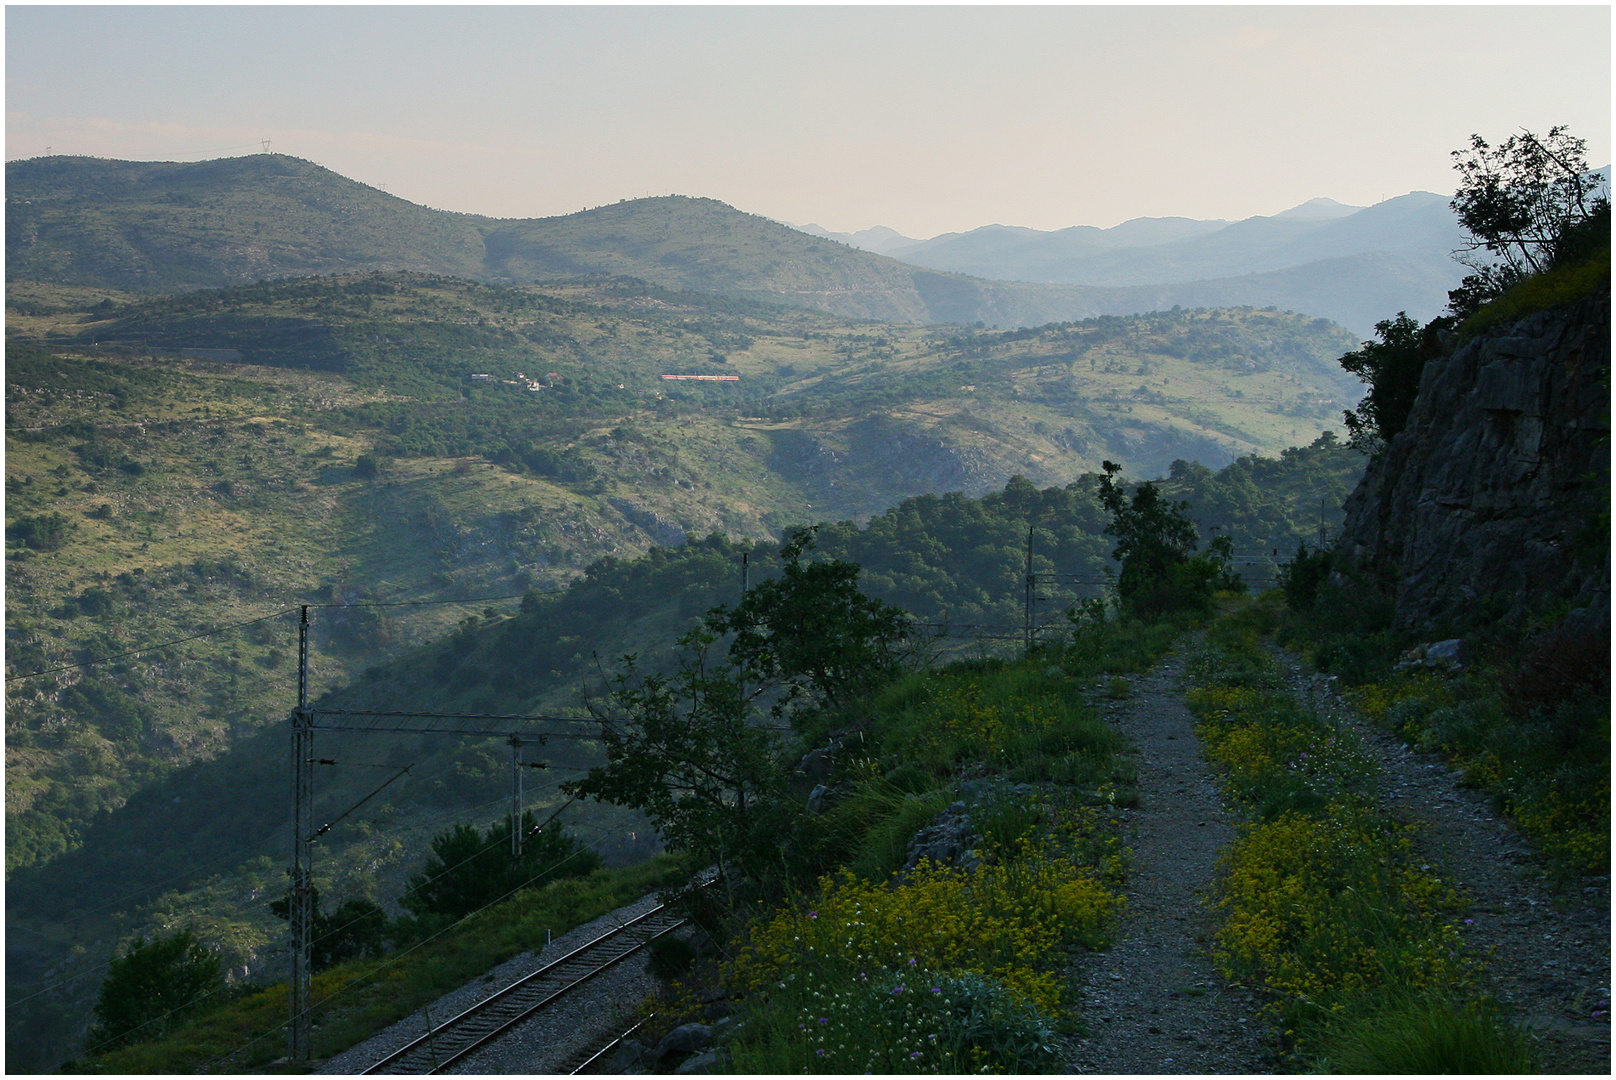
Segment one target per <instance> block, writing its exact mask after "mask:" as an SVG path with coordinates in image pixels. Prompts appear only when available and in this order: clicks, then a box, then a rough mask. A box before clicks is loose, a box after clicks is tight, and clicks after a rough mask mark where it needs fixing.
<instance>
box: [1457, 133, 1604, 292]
mask: <svg viewBox="0 0 1616 1080" xmlns="http://www.w3.org/2000/svg"><path fill="white" fill-rule="evenodd" d="M1452 156H1453V160H1454V168H1455V169H1457V170H1458V171H1459V177H1460V182H1459V188H1458V190H1457V191H1455V192H1454V195H1453V201H1452V202H1451V203H1450V204H1449V205H1451V206H1452V207H1453V212H1454V213H1455V214H1457V215H1458V218H1459V224H1460V225H1462V226H1463V227H1464V229H1465V231H1466V232H1468V233H1469V234H1470V236H1469V238H1468V239H1467V240H1466V241H1465V244H1464V246H1463V247H1462V248H1461V249H1460V250H1461V251H1462V252H1464V254H1462V255H1460V256H1459V259H1460V261H1461V262H1463V263H1465V264H1466V265H1467V266H1469V267H1471V268H1472V269H1473V270H1475V273H1474V274H1472V275H1470V276H1468V277H1466V278H1465V280H1464V282H1463V284H1461V286H1460V287H1459V288H1458V289H1456V290H1454V292H1453V293H1452V294H1450V301H1451V303H1452V308H1453V311H1454V314H1455V315H1457V316H1460V317H1463V316H1464V315H1467V314H1469V313H1470V312H1471V311H1473V310H1475V308H1476V307H1479V306H1480V304H1482V303H1485V302H1486V301H1487V300H1489V299H1491V298H1493V297H1495V296H1498V295H1500V294H1502V293H1503V292H1504V291H1505V290H1507V289H1508V288H1509V287H1510V286H1512V285H1514V284H1515V283H1516V282H1518V281H1520V280H1522V279H1523V278H1525V277H1528V276H1530V275H1532V274H1538V273H1542V272H1543V271H1544V270H1546V269H1548V267H1549V266H1550V265H1551V263H1553V262H1554V261H1555V259H1556V258H1557V257H1563V256H1564V255H1565V254H1567V253H1568V249H1569V248H1572V247H1575V246H1577V244H1576V238H1577V236H1578V234H1579V231H1580V227H1581V226H1583V225H1584V224H1585V223H1587V222H1588V221H1589V220H1591V219H1593V218H1595V217H1596V216H1599V215H1601V213H1602V214H1604V215H1606V220H1607V221H1608V214H1609V207H1610V200H1609V198H1607V197H1603V196H1601V197H1597V198H1595V197H1594V195H1595V193H1596V192H1597V191H1598V189H1599V187H1600V185H1601V183H1602V182H1603V181H1602V180H1601V178H1599V177H1598V176H1595V175H1593V174H1591V173H1590V172H1589V170H1588V158H1587V143H1586V141H1585V140H1583V139H1578V138H1575V137H1573V136H1572V135H1571V134H1570V131H1569V130H1568V129H1567V128H1566V127H1564V126H1563V125H1562V126H1557V127H1552V128H1550V129H1549V133H1548V135H1546V136H1543V137H1539V136H1537V135H1534V134H1533V133H1532V132H1530V131H1525V130H1523V131H1522V132H1521V134H1519V135H1511V136H1510V137H1509V138H1507V139H1505V140H1504V141H1503V142H1502V143H1500V144H1499V145H1498V146H1496V147H1494V146H1491V145H1489V144H1488V142H1487V141H1486V140H1485V139H1483V138H1482V137H1481V136H1480V135H1471V136H1470V146H1469V148H1468V149H1465V150H1455V151H1453V155H1452ZM1606 228H1607V230H1608V225H1607V226H1606ZM1606 242H1607V243H1608V242H1609V241H1608V232H1607V239H1606ZM1482 251H1485V252H1487V253H1488V254H1489V255H1491V256H1493V258H1492V259H1484V258H1482V257H1481V256H1480V255H1479V254H1477V253H1479V252H1482Z"/></svg>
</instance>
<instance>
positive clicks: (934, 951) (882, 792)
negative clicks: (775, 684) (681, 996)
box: [78, 624, 1176, 1072]
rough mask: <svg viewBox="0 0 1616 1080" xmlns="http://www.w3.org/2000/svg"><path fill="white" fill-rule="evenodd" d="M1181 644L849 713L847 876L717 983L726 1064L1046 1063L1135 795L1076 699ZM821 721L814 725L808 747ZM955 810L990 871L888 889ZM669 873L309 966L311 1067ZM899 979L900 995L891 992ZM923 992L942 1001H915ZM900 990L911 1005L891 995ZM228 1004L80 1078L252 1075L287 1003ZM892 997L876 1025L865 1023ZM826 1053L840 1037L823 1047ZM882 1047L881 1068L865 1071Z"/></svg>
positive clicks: (965, 680) (1098, 653)
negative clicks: (733, 1034)
mask: <svg viewBox="0 0 1616 1080" xmlns="http://www.w3.org/2000/svg"><path fill="white" fill-rule="evenodd" d="M1175 635H1176V630H1175V629H1174V628H1172V627H1169V626H1154V627H1146V626H1142V625H1140V624H1127V625H1122V626H1117V625H1111V626H1109V627H1106V628H1105V629H1103V630H1096V629H1092V628H1091V629H1090V630H1089V631H1088V632H1087V633H1081V634H1079V635H1077V638H1076V640H1075V642H1074V644H1072V645H1069V646H1065V647H1061V648H1055V649H1050V650H1048V651H1045V652H1044V653H1042V654H1040V655H1039V656H1037V657H1035V658H1034V659H1033V660H1030V661H1025V662H1014V663H1010V662H1003V661H971V662H964V663H956V664H951V665H947V666H945V667H943V668H940V669H937V670H930V671H920V672H916V673H913V674H910V675H907V676H904V677H902V678H901V679H899V680H898V681H897V682H896V683H894V684H892V685H890V686H888V687H886V688H885V689H884V690H882V691H880V692H879V693H878V694H877V695H876V696H875V698H874V699H873V700H871V701H868V702H866V703H864V704H865V706H866V707H867V712H868V715H869V716H870V717H871V719H870V721H869V723H868V725H867V727H866V728H865V730H864V735H865V745H866V746H867V747H868V755H867V756H866V757H863V758H861V759H860V760H858V761H856V762H854V763H853V764H852V766H851V768H850V771H849V775H848V777H847V785H848V786H847V793H846V795H845V797H843V798H842V799H840V800H839V801H837V802H836V803H835V804H834V805H832V806H830V807H829V808H828V809H827V810H826V812H825V814H824V816H823V818H822V819H821V823H822V825H821V828H820V831H819V842H820V844H821V845H822V850H821V852H820V856H821V858H822V859H823V860H825V861H827V862H828V863H829V864H830V865H836V864H841V865H842V866H843V869H842V870H841V871H840V872H839V873H837V874H834V875H831V876H828V877H826V878H825V879H824V880H822V881H820V882H819V883H818V884H817V885H816V886H809V887H808V888H807V889H806V891H804V892H803V893H802V894H801V895H799V896H797V897H795V898H794V899H793V900H792V901H791V902H790V903H788V905H787V906H786V907H785V908H783V909H780V910H777V911H774V912H764V913H754V914H755V916H756V917H755V920H754V922H753V925H752V928H751V930H750V931H749V932H748V933H747V934H746V936H745V939H744V945H742V946H741V948H740V952H739V956H738V958H737V960H736V962H735V963H734V965H733V966H732V967H731V968H730V969H729V971H728V975H727V977H728V979H729V980H730V983H731V985H733V986H735V987H737V988H741V987H745V988H748V989H749V990H750V993H749V994H748V997H747V999H746V1002H745V1010H746V1012H745V1015H746V1016H747V1017H748V1020H747V1022H746V1025H745V1030H746V1031H747V1032H748V1034H747V1035H746V1036H745V1037H744V1039H743V1040H742V1041H740V1042H739V1043H738V1044H737V1045H736V1054H737V1062H738V1063H742V1062H744V1063H746V1064H745V1065H744V1066H743V1067H745V1068H746V1069H747V1070H748V1071H771V1072H772V1071H782V1069H784V1068H785V1067H786V1066H787V1065H788V1064H789V1065H790V1067H791V1068H792V1069H797V1068H801V1067H805V1066H806V1067H809V1068H812V1069H813V1070H814V1071H829V1072H838V1071H846V1069H847V1068H849V1067H851V1064H852V1063H855V1058H856V1059H857V1062H864V1063H865V1064H868V1063H869V1062H870V1061H872V1060H873V1061H876V1064H877V1065H878V1066H879V1067H880V1068H882V1069H884V1070H887V1071H935V1070H937V1069H939V1068H943V1069H957V1068H965V1067H968V1066H969V1067H981V1066H987V1067H993V1066H997V1067H1006V1068H1035V1067H1038V1066H1039V1065H1041V1064H1048V1063H1049V1057H1050V1050H1049V1040H1050V1038H1051V1037H1052V1035H1051V1033H1052V1032H1053V1030H1054V1028H1055V1027H1056V1026H1057V1025H1058V1023H1059V1021H1058V1016H1059V1005H1060V1003H1061V1001H1062V998H1063V992H1064V988H1063V987H1062V985H1061V983H1060V978H1059V970H1060V967H1061V965H1062V962H1063V961H1064V959H1065V958H1066V957H1067V956H1068V954H1069V952H1070V951H1082V950H1083V949H1085V948H1101V947H1103V946H1104V945H1105V943H1106V941H1107V939H1108V933H1109V929H1110V926H1111V923H1112V921H1113V918H1114V915H1115V913H1116V910H1117V909H1118V907H1119V905H1120V904H1121V900H1120V898H1119V896H1118V895H1117V890H1118V887H1119V886H1120V885H1121V883H1122V882H1123V880H1124V879H1125V875H1126V863H1127V858H1126V852H1125V851H1124V850H1123V848H1122V846H1121V843H1120V839H1119V830H1118V821H1117V819H1116V816H1115V809H1116V807H1118V806H1125V805H1129V804H1130V802H1131V800H1132V794H1131V790H1130V788H1131V776H1132V773H1131V766H1130V764H1129V762H1128V761H1127V760H1126V759H1125V758H1123V757H1120V756H1119V753H1120V752H1121V751H1122V750H1123V746H1122V741H1121V740H1120V738H1119V737H1118V736H1117V735H1116V734H1115V733H1114V732H1112V731H1111V730H1110V729H1108V728H1107V727H1106V726H1105V725H1104V723H1103V722H1102V721H1101V720H1100V719H1099V717H1098V713H1097V710H1096V709H1095V708H1094V707H1093V706H1091V705H1090V704H1088V703H1087V702H1086V700H1085V699H1086V697H1087V696H1088V694H1089V693H1091V692H1100V687H1101V685H1102V684H1103V685H1105V686H1108V687H1113V690H1114V680H1112V679H1107V678H1103V676H1112V675H1114V673H1119V672H1125V671H1132V670H1140V669H1143V668H1146V667H1148V666H1150V664H1152V663H1153V662H1154V661H1155V660H1156V659H1157V658H1158V657H1159V656H1160V655H1161V654H1162V652H1164V651H1165V650H1166V649H1167V648H1168V647H1169V646H1170V644H1171V641H1172V640H1173V638H1174V636H1175ZM842 719H845V718H842ZM836 720H837V718H833V717H825V716H822V717H819V718H818V719H817V723H815V724H811V725H810V726H809V727H808V729H807V730H806V731H805V732H804V735H805V736H806V739H805V745H807V744H810V743H813V742H815V741H816V737H818V736H822V735H823V734H824V733H825V732H824V731H822V730H820V728H821V727H827V726H828V725H831V724H834V723H835V722H836ZM956 799H961V800H965V801H967V802H968V803H969V805H970V807H971V812H972V815H973V820H974V821H975V822H976V827H977V830H978V832H979V833H980V835H981V842H980V845H979V846H978V848H977V851H978V853H979V855H980V856H981V857H982V858H983V860H984V865H983V866H982V867H981V868H979V869H978V870H977V871H976V872H975V873H973V874H963V873H960V872H958V871H953V870H950V869H947V868H931V869H926V868H922V869H921V870H919V871H918V872H916V873H914V874H913V875H911V876H909V877H908V878H906V879H903V880H901V881H900V882H898V883H897V884H896V886H895V887H892V888H889V887H888V884H887V883H888V882H890V881H891V880H892V875H893V873H894V872H895V871H897V870H898V869H899V868H901V866H902V864H903V861H904V856H905V849H906V845H907V842H908V840H909V838H910V837H911V836H912V835H913V833H914V832H915V830H916V829H918V828H920V827H922V826H924V825H926V824H927V823H929V822H930V821H931V820H932V819H933V818H934V817H935V816H936V815H937V813H938V812H939V811H941V810H942V809H944V808H945V807H947V806H948V805H949V804H950V803H951V802H953V801H955V800H956ZM677 877H678V871H677V870H676V868H675V864H674V862H673V860H671V859H669V858H667V857H659V858H658V859H655V860H653V861H652V862H650V863H647V864H644V865H642V866H640V867H637V868H632V869H629V870H623V871H601V872H597V873H596V874H595V875H594V876H592V877H591V878H589V879H585V880H583V881H571V882H560V883H556V884H553V885H550V886H547V887H546V888H544V889H542V890H535V891H531V892H526V893H520V894H518V895H517V896H516V897H515V898H513V899H512V900H510V901H507V902H505V903H503V904H500V905H497V906H495V907H492V908H489V909H487V910H486V911H483V912H481V913H478V914H476V915H474V916H471V917H469V918H468V919H466V920H463V921H462V922H461V923H458V924H456V925H455V926H453V927H451V928H450V929H449V930H448V931H446V932H445V933H443V934H442V935H441V936H439V937H437V938H434V939H431V940H429V941H428V942H426V943H424V944H422V945H420V946H417V947H414V948H413V949H407V950H404V951H402V952H399V953H395V954H392V955H390V956H388V957H386V958H385V959H383V960H381V961H376V960H369V961H359V962H354V963H350V964H345V965H341V966H339V967H336V968H333V969H331V970H329V971H327V972H323V973H321V974H320V975H319V976H317V977H316V980H315V993H314V998H315V1001H316V1003H317V1006H316V1007H317V1010H318V1014H317V1018H316V1021H315V1024H316V1029H315V1049H316V1053H317V1054H318V1055H320V1056H325V1055H329V1054H331V1053H334V1052H336V1051H338V1050H340V1049H343V1048H345V1047H346V1046H349V1045H352V1044H353V1043H356V1042H358V1041H360V1040H362V1039H363V1038H365V1037H367V1036H368V1035H370V1034H372V1033H374V1032H375V1031H376V1030H378V1029H380V1028H381V1027H382V1026H385V1025H386V1024H388V1023H391V1022H393V1021H395V1020H397V1019H399V1018H401V1017H403V1016H405V1015H407V1014H408V1013H409V1012H411V1011H413V1010H414V1009H415V1008H417V1007H419V1006H420V1005H421V1004H423V1003H425V1002H427V1001H430V1000H432V999H433V998H434V997H436V996H437V995H439V994H441V993H443V992H444V991H446V990H448V989H452V988H453V987H455V986H458V985H460V984H462V983H464V982H465V981H467V980H468V979H470V978H472V977H475V976H476V975H477V974H479V973H481V972H482V971H484V970H486V969H487V968H488V967H491V966H493V965H494V964H497V963H499V962H500V961H502V960H504V959H506V958H508V957H509V956H511V955H513V954H514V953H516V952H518V951H521V950H523V949H527V948H531V947H533V946H534V945H535V944H537V943H538V942H540V941H542V940H543V934H544V930H545V929H546V928H548V929H551V930H556V931H559V930H563V929H565V928H568V927H570V926H572V925H576V924H578V923H581V922H583V921H586V920H587V919H589V918H593V917H594V916H596V915H598V914H601V913H603V912H604V911H606V910H610V909H611V908H612V907H614V906H617V905H620V904H622V903H626V902H627V901H629V900H631V899H633V898H634V897H635V896H638V895H640V894H642V893H643V892H645V891H646V890H648V889H652V888H655V887H657V886H661V885H667V884H671V883H672V882H673V880H674V879H675V878H677ZM922 983H924V984H925V985H924V986H922ZM899 985H903V986H904V987H905V989H904V990H903V991H899V992H898V993H896V994H895V993H894V989H895V988H896V987H897V986H899ZM933 987H935V988H936V989H937V991H938V993H937V994H936V995H934V996H926V997H921V996H919V995H920V994H921V993H925V994H926V995H931V991H932V988H933ZM910 990H913V991H915V994H914V996H911V997H908V998H903V1000H902V1001H901V1002H900V1001H898V999H899V998H901V997H902V996H903V994H904V993H907V992H909V991H910ZM816 993H823V994H826V995H828V994H831V993H839V994H841V997H840V998H839V1004H837V1005H835V1006H834V1007H833V1006H832V1005H831V1004H830V1003H825V1004H824V1007H821V1006H820V1005H819V1004H818V1003H817V1002H816V999H815V998H814V995H815V994H816ZM883 995H884V996H883ZM232 998H233V999H232V1000H228V1001H225V1002H222V1003H221V1004H220V1005H219V1006H218V1007H217V1008H215V1009H213V1010H212V1011H210V1012H207V1013H205V1014H204V1015H202V1016H200V1017H198V1018H196V1019H194V1020H192V1021H190V1022H189V1023H187V1024H186V1026H185V1027H183V1028H182V1029H180V1030H178V1031H176V1032H174V1033H173V1034H171V1035H169V1036H167V1037H165V1038H163V1039H161V1040H158V1041H155V1042H151V1043H146V1044H141V1045H137V1046H132V1047H128V1048H125V1049H121V1050H117V1051H114V1052H112V1053H110V1054H105V1055H103V1056H101V1057H96V1058H91V1059H87V1060H86V1061H84V1062H81V1063H79V1065H78V1067H79V1068H84V1069H90V1070H93V1071H97V1072H151V1071H159V1072H179V1071H192V1070H196V1069H198V1068H201V1067H204V1066H209V1065H221V1064H222V1065H224V1066H225V1067H228V1068H230V1069H233V1070H234V1069H260V1068H263V1067H264V1066H266V1065H267V1064H270V1063H272V1062H274V1061H275V1059H276V1058H277V1057H278V1056H279V1055H280V1054H281V1053H282V1050H283V1044H282V1041H281V1040H283V1038H284V1032H282V1031H281V1030H279V1028H280V1025H282V1024H283V1023H284V1019H285V1018H284V1010H285V1008H286V998H285V987H284V985H278V986H271V987H268V988H264V989H253V990H249V991H246V992H243V991H240V990H237V991H233V992H232ZM889 1000H890V1001H891V1002H893V1003H894V1004H893V1005H892V1006H891V1007H887V1008H885V1010H884V1011H883V1012H881V1013H880V1019H874V1020H872V1016H871V1015H870V1014H869V1013H867V1012H865V1011H864V1006H865V1005H868V1004H870V1003H873V1002H877V1001H880V1002H886V1001H889ZM686 1004H687V1005H689V1004H690V1003H689V1002H688V1001H687V1002H686ZM805 1009H813V1010H816V1011H817V1013H818V1014H820V1015H826V1016H827V1017H830V1016H834V1017H835V1018H836V1019H835V1021H834V1026H832V1025H831V1022H830V1021H829V1020H827V1024H826V1025H818V1026H816V1028H815V1030H814V1032H813V1037H814V1040H816V1041H812V1042H810V1041H809V1040H808V1037H807V1036H803V1035H802V1033H801V1032H800V1031H799V1030H798V1029H797V1028H796V1024H797V1022H798V1020H799V1014H800V1013H802V1012H803V1011H804V1010H805ZM668 1015H670V1014H667V1013H665V1014H664V1020H665V1021H666V1020H667V1019H668ZM921 1016H924V1017H925V1018H926V1020H927V1026H926V1028H925V1030H924V1031H923V1032H922V1033H921V1034H920V1036H919V1041H918V1042H916V1043H915V1046H914V1047H913V1048H911V1049H906V1050H904V1052H903V1054H904V1056H903V1057H902V1058H901V1060H900V1059H899V1058H897V1057H892V1056H891V1054H889V1053H887V1051H894V1052H895V1051H896V1048H897V1047H898V1045H899V1044H898V1042H896V1041H892V1040H894V1039H896V1038H897V1035H898V1032H899V1030H900V1029H901V1027H902V1025H903V1024H904V1023H912V1022H913V1021H915V1020H916V1019H917V1018H919V1017H921ZM930 1036H935V1038H931V1037H930ZM827 1037H834V1038H835V1040H836V1041H835V1042H833V1043H831V1044H829V1046H828V1047H827V1046H825V1045H823V1040H824V1039H825V1038H827ZM850 1040H851V1044H850V1045H844V1044H849V1041H850ZM904 1045H905V1046H907V1045H908V1044H907V1043H905V1044H904ZM878 1047H881V1048H884V1049H883V1050H882V1052H881V1054H878V1055H877V1056H878V1058H879V1060H877V1059H874V1058H870V1056H869V1055H870V1054H872V1053H876V1051H877V1048H878ZM819 1049H825V1050H826V1051H827V1052H826V1053H825V1054H823V1055H820V1054H816V1053H814V1051H815V1050H819ZM911 1054H918V1056H909V1055H911ZM889 1059H890V1060H889Z"/></svg>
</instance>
